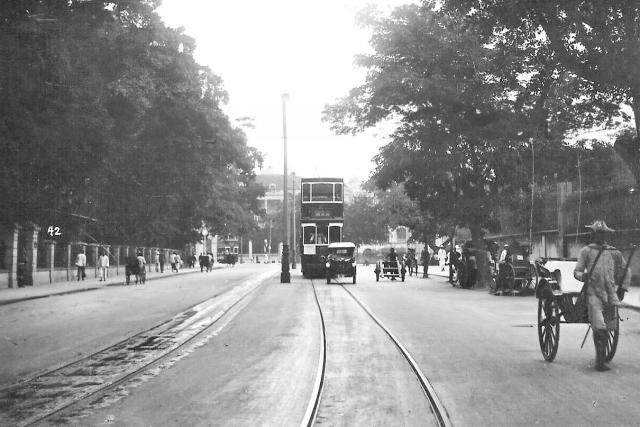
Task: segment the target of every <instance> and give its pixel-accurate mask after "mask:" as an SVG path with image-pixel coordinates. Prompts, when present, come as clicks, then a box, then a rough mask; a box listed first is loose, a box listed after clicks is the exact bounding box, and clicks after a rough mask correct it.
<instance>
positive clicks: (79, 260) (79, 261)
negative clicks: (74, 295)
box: [76, 248, 87, 282]
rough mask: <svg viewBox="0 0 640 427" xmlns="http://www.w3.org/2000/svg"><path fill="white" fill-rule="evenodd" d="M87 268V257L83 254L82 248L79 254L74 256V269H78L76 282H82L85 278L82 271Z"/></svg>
mask: <svg viewBox="0 0 640 427" xmlns="http://www.w3.org/2000/svg"><path fill="white" fill-rule="evenodd" d="M86 266H87V256H86V255H85V254H84V248H82V249H81V250H80V253H79V254H78V255H77V256H76V267H78V282H79V281H80V279H82V280H84V279H85V277H87V275H86V273H85V271H84V269H85V267H86Z"/></svg>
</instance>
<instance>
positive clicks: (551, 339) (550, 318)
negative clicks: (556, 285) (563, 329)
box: [538, 288, 560, 362]
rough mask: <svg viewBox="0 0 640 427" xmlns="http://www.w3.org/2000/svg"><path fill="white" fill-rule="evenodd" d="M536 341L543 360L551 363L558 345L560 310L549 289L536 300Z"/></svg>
mask: <svg viewBox="0 0 640 427" xmlns="http://www.w3.org/2000/svg"><path fill="white" fill-rule="evenodd" d="M538 340H539V341H540V350H541V351H542V356H543V357H544V360H546V361H547V362H553V359H555V358H556V354H557V353H558V345H559V344H560V309H559V308H558V303H557V302H556V300H555V298H554V296H553V291H551V288H547V289H544V290H543V292H542V295H541V296H540V298H538Z"/></svg>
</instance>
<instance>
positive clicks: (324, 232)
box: [317, 225, 329, 245]
mask: <svg viewBox="0 0 640 427" xmlns="http://www.w3.org/2000/svg"><path fill="white" fill-rule="evenodd" d="M328 235H329V227H328V226H326V225H320V226H318V236H317V242H318V244H319V245H326V244H327V237H328Z"/></svg>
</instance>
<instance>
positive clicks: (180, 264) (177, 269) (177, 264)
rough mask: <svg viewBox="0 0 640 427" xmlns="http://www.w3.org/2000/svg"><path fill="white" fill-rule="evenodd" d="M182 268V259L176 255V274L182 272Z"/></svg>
mask: <svg viewBox="0 0 640 427" xmlns="http://www.w3.org/2000/svg"><path fill="white" fill-rule="evenodd" d="M180 267H182V257H181V256H180V254H178V253H176V273H177V272H178V271H179V270H180Z"/></svg>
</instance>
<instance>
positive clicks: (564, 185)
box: [558, 182, 572, 258]
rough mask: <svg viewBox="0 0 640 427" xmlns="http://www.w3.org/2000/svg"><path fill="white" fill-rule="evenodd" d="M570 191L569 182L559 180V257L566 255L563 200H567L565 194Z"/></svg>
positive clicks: (565, 219) (565, 216)
mask: <svg viewBox="0 0 640 427" xmlns="http://www.w3.org/2000/svg"><path fill="white" fill-rule="evenodd" d="M571 192H572V184H571V182H559V183H558V252H559V253H560V257H561V258H564V257H566V256H567V253H566V252H567V251H566V248H565V241H564V235H565V233H566V230H565V228H566V225H567V215H566V213H565V212H564V209H563V207H564V202H565V201H566V200H567V196H568V195H569V194H570V193H571Z"/></svg>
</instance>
